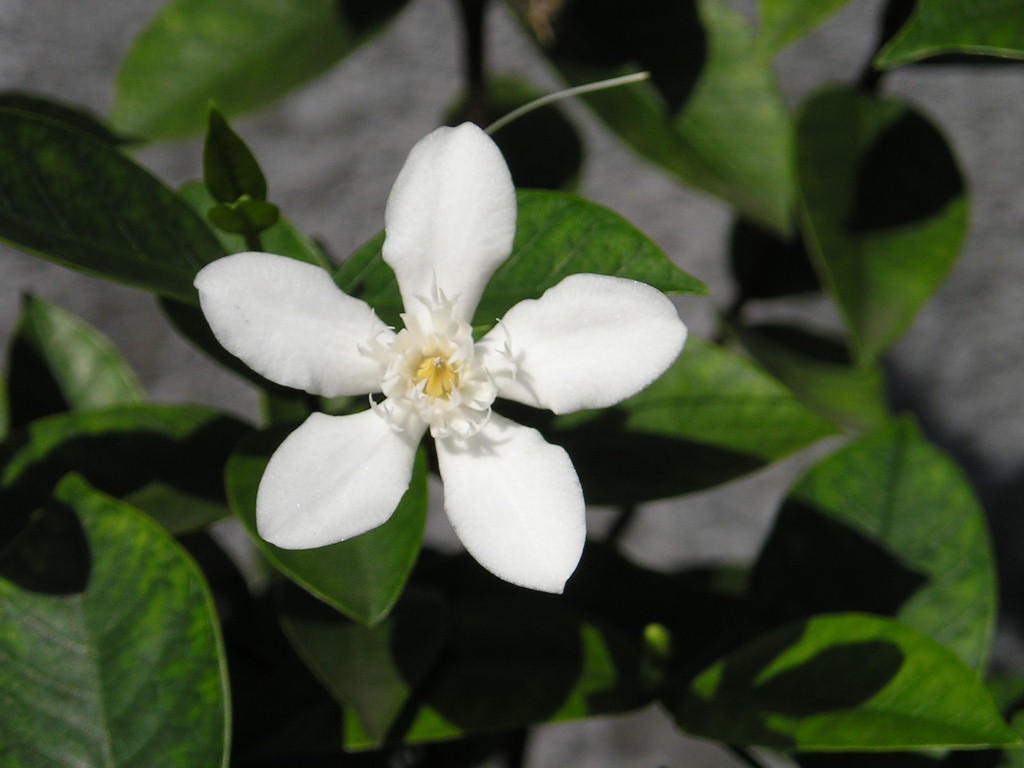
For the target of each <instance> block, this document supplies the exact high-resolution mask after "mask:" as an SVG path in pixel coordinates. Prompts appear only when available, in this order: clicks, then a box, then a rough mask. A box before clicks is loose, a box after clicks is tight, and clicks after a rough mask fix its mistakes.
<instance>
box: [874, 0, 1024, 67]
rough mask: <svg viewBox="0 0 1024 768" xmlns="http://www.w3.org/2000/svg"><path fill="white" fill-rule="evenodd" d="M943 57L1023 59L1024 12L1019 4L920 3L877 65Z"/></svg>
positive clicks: (990, 0) (1012, 0) (1008, 0)
mask: <svg viewBox="0 0 1024 768" xmlns="http://www.w3.org/2000/svg"><path fill="white" fill-rule="evenodd" d="M943 53H968V54H976V55H979V56H998V57H1003V58H1008V59H1024V14H1022V13H1021V7H1020V3H1019V2H1017V0H920V2H918V3H917V4H916V6H915V7H914V13H913V15H912V16H911V17H910V21H908V22H907V24H906V26H904V27H903V29H902V30H900V32H899V34H897V35H896V37H895V38H894V39H893V40H891V41H890V42H889V44H888V45H886V46H885V48H883V49H882V51H881V53H879V55H878V58H877V59H876V60H875V65H876V66H878V67H880V68H882V69H889V68H892V67H898V66H901V65H903V64H909V63H910V62H912V61H918V60H920V59H925V58H928V57H930V56H937V55H939V54H943Z"/></svg>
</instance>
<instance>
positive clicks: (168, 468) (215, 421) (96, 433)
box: [0, 404, 249, 543]
mask: <svg viewBox="0 0 1024 768" xmlns="http://www.w3.org/2000/svg"><path fill="white" fill-rule="evenodd" d="M248 429H249V428H248V427H247V426H245V425H244V424H242V423H241V422H239V421H237V420H235V419H233V418H230V417H228V416H224V415H222V414H220V413H219V412H217V411H215V410H213V409H210V408H204V407H199V406H183V405H156V404H153V405H128V406H116V407H110V408H104V409H94V410H87V411H73V412H70V413H64V414H58V415H56V416H50V417H47V418H44V419H39V420H37V421H34V422H32V423H31V424H29V425H28V426H27V427H26V428H24V429H21V430H16V431H15V432H14V433H13V434H12V435H11V437H9V438H8V440H7V441H6V442H5V443H4V444H3V445H2V446H0V465H5V466H4V467H3V470H2V473H0V500H2V502H3V507H4V513H5V514H4V515H3V516H2V517H0V543H2V542H3V541H4V538H5V536H4V531H5V529H6V530H7V531H8V532H10V531H11V530H12V529H13V528H16V526H17V525H18V524H19V523H20V522H22V521H23V519H24V514H27V513H28V512H30V511H31V510H32V509H34V508H35V507H37V506H39V505H40V504H41V503H43V501H44V500H45V499H46V498H48V497H49V495H50V492H51V490H52V488H53V487H54V485H55V484H56V483H57V482H58V481H59V480H60V478H61V477H63V476H64V475H66V474H67V473H68V472H77V473H80V474H82V475H83V476H85V478H86V479H87V480H88V481H89V482H90V483H91V484H92V485H94V486H96V487H97V488H99V489H100V490H102V491H103V492H105V493H109V494H111V495H114V496H119V497H121V496H125V495H127V494H131V493H134V492H136V491H139V490H140V489H143V488H145V487H146V486H148V485H150V484H151V483H154V482H157V483H162V484H164V485H167V486H170V487H172V488H175V489H177V490H179V491H181V492H184V493H186V494H190V495H192V496H196V497H199V498H201V499H205V500H206V501H209V502H213V503H218V502H223V500H224V492H223V468H224V465H225V462H226V460H227V457H228V455H229V454H230V452H231V450H232V449H233V448H234V445H235V443H237V442H238V440H239V439H240V438H241V436H242V435H243V434H245V433H246V432H248ZM182 514H183V515H185V516H189V517H192V516H193V515H194V512H192V511H189V510H187V509H183V510H182ZM172 527H173V526H172Z"/></svg>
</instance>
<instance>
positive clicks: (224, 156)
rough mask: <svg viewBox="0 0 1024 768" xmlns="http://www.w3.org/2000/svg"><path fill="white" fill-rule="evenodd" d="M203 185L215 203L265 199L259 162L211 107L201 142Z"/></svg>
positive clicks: (265, 183)
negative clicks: (204, 137)
mask: <svg viewBox="0 0 1024 768" xmlns="http://www.w3.org/2000/svg"><path fill="white" fill-rule="evenodd" d="M203 182H204V183H205V184H206V188H207V189H208V190H210V194H211V195H213V199H214V200H216V201H217V202H218V203H233V202H235V201H236V200H237V199H238V198H240V197H241V196H242V195H249V197H251V198H253V199H254V200H266V199H267V180H266V179H265V178H264V177H263V171H261V170H260V166H259V163H258V162H256V158H255V157H254V156H253V154H252V152H251V151H250V150H249V148H248V147H247V146H246V145H245V142H244V141H242V139H241V138H240V137H239V136H238V134H237V133H235V132H234V131H233V130H231V126H230V125H228V121H227V120H226V119H225V118H224V115H222V114H221V112H220V110H219V109H217V107H215V106H214V105H213V104H211V105H210V111H209V117H208V119H207V124H206V140H205V142H204V143H203Z"/></svg>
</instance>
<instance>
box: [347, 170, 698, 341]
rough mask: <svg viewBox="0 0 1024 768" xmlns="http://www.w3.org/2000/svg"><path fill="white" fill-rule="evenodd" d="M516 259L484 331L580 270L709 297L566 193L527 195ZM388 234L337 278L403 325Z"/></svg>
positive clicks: (490, 289)
mask: <svg viewBox="0 0 1024 768" xmlns="http://www.w3.org/2000/svg"><path fill="white" fill-rule="evenodd" d="M518 200H519V219H518V224H517V227H516V238H515V243H514V244H513V246H512V255H511V256H509V258H508V260H507V261H506V262H505V263H504V264H502V265H501V266H500V267H499V268H498V270H497V272H495V274H494V277H492V278H491V280H490V282H489V283H488V284H487V288H486V289H485V290H484V295H483V297H482V298H481V300H480V305H479V306H478V307H477V311H476V314H475V315H474V325H476V326H477V328H478V329H483V328H490V327H491V326H493V325H494V322H495V321H496V320H497V319H498V318H500V317H502V316H503V315H504V314H505V312H506V311H507V310H508V309H509V308H510V307H512V305H514V304H516V303H518V302H520V301H522V300H524V299H535V298H537V297H539V296H540V295H541V294H542V293H544V291H546V290H547V289H548V288H550V287H552V286H553V285H555V284H556V283H558V282H559V281H561V280H562V279H563V278H565V277H568V276H569V275H572V274H576V273H578V272H594V273H598V274H605V275H615V276H618V277H627V278H630V279H633V280H639V281H641V282H645V283H648V284H649V285H653V286H654V287H655V288H658V289H659V290H661V291H664V292H665V293H673V294H703V293H706V292H707V289H706V288H705V287H704V285H703V283H701V282H700V281H699V280H697V279H696V278H693V277H691V276H690V275H688V274H686V273H685V272H683V271H682V270H681V269H679V268H678V267H676V266H675V265H673V264H672V262H671V261H669V259H668V257H667V256H665V254H664V253H663V252H662V250H661V249H660V248H658V246H656V245H655V244H654V243H653V242H652V241H651V240H649V239H648V238H647V237H646V236H645V235H644V234H643V233H641V232H640V231H639V230H638V229H636V228H635V227H634V226H633V225H632V224H630V223H629V222H627V221H626V220H625V219H623V218H622V217H620V216H619V215H618V214H616V213H613V212H612V211H609V210H608V209H607V208H604V207H602V206H600V205H597V204H596V203H591V202H588V201H586V200H582V199H580V198H578V197H575V196H573V195H570V194H567V193H564V192H543V191H536V190H528V191H520V192H519V193H518ZM383 240H384V238H383V235H380V236H378V237H376V238H375V239H373V240H371V241H370V242H368V243H367V244H366V245H364V246H363V247H362V248H360V249H359V250H358V251H356V253H354V254H353V255H352V256H351V257H350V258H349V259H348V260H346V261H345V262H343V263H342V265H341V266H340V267H339V268H338V270H337V272H335V275H334V279H335V282H336V283H337V284H338V285H339V287H340V288H341V289H342V290H343V291H345V292H346V293H348V294H351V295H353V296H358V297H359V298H361V299H363V300H364V301H366V302H367V303H368V304H370V306H372V307H373V308H374V309H375V310H376V311H377V314H378V315H379V316H380V317H381V319H382V320H384V322H386V323H389V324H391V325H396V326H399V327H400V326H401V325H402V323H401V319H400V318H399V314H400V313H401V311H402V300H401V297H400V296H399V294H398V284H397V283H396V282H395V276H394V273H393V272H392V271H391V268H390V267H388V266H387V265H386V264H385V263H384V261H383V259H382V257H381V254H380V249H381V244H382V243H383Z"/></svg>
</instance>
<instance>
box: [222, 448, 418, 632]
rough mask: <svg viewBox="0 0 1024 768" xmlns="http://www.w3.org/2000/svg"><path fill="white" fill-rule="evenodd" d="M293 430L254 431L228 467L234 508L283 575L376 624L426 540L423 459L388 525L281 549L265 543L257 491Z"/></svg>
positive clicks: (400, 587) (404, 580)
mask: <svg viewBox="0 0 1024 768" xmlns="http://www.w3.org/2000/svg"><path fill="white" fill-rule="evenodd" d="M287 434H288V430H281V429H276V430H273V431H271V432H266V433H260V434H256V435H253V436H252V437H251V438H249V439H247V440H246V441H244V442H243V443H241V444H240V445H239V446H238V451H237V452H236V453H235V454H234V455H233V456H232V457H231V460H230V461H229V462H228V465H227V470H226V471H227V476H226V483H227V491H228V496H229V499H230V502H231V507H232V509H233V510H234V512H235V514H236V515H238V517H239V518H240V519H241V521H242V524H243V525H244V526H245V527H246V529H247V530H248V531H249V533H251V534H252V536H253V540H254V541H255V542H256V545H257V546H258V547H259V548H260V551H262V552H263V554H264V555H265V556H266V557H267V559H268V560H269V561H270V562H271V563H273V564H274V565H275V566H276V567H277V568H278V569H279V570H280V571H281V572H282V573H284V574H285V575H286V576H288V577H289V578H290V579H292V580H293V581H294V582H295V583H296V584H298V585H299V586H301V587H303V588H304V589H306V590H307V591H309V592H310V594H312V595H315V596H316V597H318V598H320V599H321V600H323V601H325V602H327V603H328V604H330V605H332V606H334V607H335V608H337V609H338V610H339V611H341V612H343V613H344V614H345V615H347V616H350V617H351V618H353V619H355V620H357V621H360V622H363V623H364V624H368V625H373V624H376V623H378V622H379V621H380V620H381V619H383V618H384V617H385V616H387V615H388V612H389V611H390V610H391V608H392V606H393V605H394V604H395V601H396V600H398V597H399V595H401V593H402V588H403V587H404V586H405V582H406V580H407V579H408V578H409V572H410V571H411V570H412V567H413V565H415V563H416V557H417V555H418V554H419V551H420V545H421V544H422V541H423V525H424V521H425V520H426V514H427V477H426V466H425V462H424V460H423V457H422V456H420V458H419V460H418V461H417V463H416V466H415V469H414V471H413V477H412V480H411V481H410V483H409V490H407V491H406V493H405V496H403V497H402V501H401V503H399V505H398V508H397V509H396V510H395V513H394V514H393V515H392V516H391V519H389V520H388V522H386V523H385V524H384V525H382V526H380V527H379V528H376V529H374V530H372V531H370V532H368V533H365V534H363V535H362V536H357V537H356V538H354V539H349V540H348V541H343V542H340V543H338V544H332V545H330V546H327V547H320V548H318V549H305V550H287V549H280V548H279V547H275V546H274V545H273V544H269V543H268V542H265V541H263V539H261V538H260V537H259V534H258V533H257V531H256V491H257V489H258V488H259V482H260V478H261V477H262V476H263V470H264V469H265V468H266V466H267V462H269V461H270V456H271V455H272V454H273V452H274V450H275V449H276V448H277V446H278V445H279V444H280V442H281V441H282V440H283V439H284V438H285V437H286V436H287Z"/></svg>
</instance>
